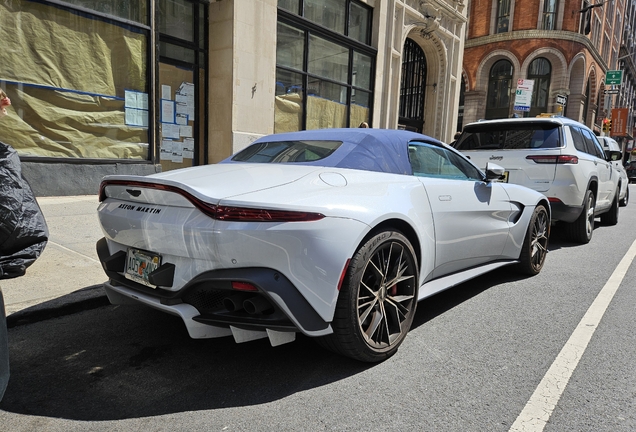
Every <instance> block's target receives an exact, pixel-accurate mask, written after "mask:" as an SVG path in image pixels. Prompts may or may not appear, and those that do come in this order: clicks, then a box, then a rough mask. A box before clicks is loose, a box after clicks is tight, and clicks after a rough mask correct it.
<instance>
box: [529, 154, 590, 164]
mask: <svg viewBox="0 0 636 432" xmlns="http://www.w3.org/2000/svg"><path fill="white" fill-rule="evenodd" d="M526 159H530V160H532V161H534V162H535V163H538V164H567V163H569V164H578V163H579V158H578V156H573V155H529V156H526Z"/></svg>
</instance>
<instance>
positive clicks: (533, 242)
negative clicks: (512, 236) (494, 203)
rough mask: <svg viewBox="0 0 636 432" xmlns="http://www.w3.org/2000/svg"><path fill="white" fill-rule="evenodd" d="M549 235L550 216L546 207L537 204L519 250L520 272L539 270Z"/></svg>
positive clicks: (546, 248) (546, 250) (545, 253)
mask: <svg viewBox="0 0 636 432" xmlns="http://www.w3.org/2000/svg"><path fill="white" fill-rule="evenodd" d="M549 237H550V217H549V216H548V211H547V210H546V208H545V207H544V206H542V205H539V206H537V207H536V208H535V209H534V213H533V214H532V219H531V220H530V224H529V225H528V231H527V233H526V238H525V241H524V243H523V248H522V250H521V256H520V258H519V259H520V264H519V266H520V270H521V271H522V272H524V273H527V274H531V275H536V274H538V273H539V272H540V271H541V269H542V268H543V263H544V262H545V257H546V255H547V253H548V238H549Z"/></svg>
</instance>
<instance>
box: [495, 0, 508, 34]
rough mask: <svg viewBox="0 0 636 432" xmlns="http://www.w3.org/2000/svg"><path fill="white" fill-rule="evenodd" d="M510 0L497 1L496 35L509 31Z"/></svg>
mask: <svg viewBox="0 0 636 432" xmlns="http://www.w3.org/2000/svg"><path fill="white" fill-rule="evenodd" d="M509 26H510V0H498V1H497V29H496V32H497V33H506V32H508V31H510V29H509Z"/></svg>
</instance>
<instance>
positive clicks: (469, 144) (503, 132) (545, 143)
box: [455, 123, 561, 150]
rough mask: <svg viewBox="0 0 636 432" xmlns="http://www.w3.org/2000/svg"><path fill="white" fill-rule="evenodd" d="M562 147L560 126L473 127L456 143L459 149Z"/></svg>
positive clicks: (547, 124)
mask: <svg viewBox="0 0 636 432" xmlns="http://www.w3.org/2000/svg"><path fill="white" fill-rule="evenodd" d="M557 147H561V137H560V134H559V125H557V124H552V123H516V124H515V123H509V124H506V123H502V124H497V125H494V124H483V125H479V124H476V125H471V126H467V127H466V129H464V132H463V133H462V135H461V137H460V138H459V140H458V141H457V143H455V148H457V149H458V150H520V149H535V148H557Z"/></svg>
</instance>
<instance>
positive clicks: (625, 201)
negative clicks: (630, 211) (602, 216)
mask: <svg viewBox="0 0 636 432" xmlns="http://www.w3.org/2000/svg"><path fill="white" fill-rule="evenodd" d="M628 203H629V183H627V193H626V194H625V197H624V198H623V199H622V200H621V202H620V205H621V207H626V206H627V204H628Z"/></svg>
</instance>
